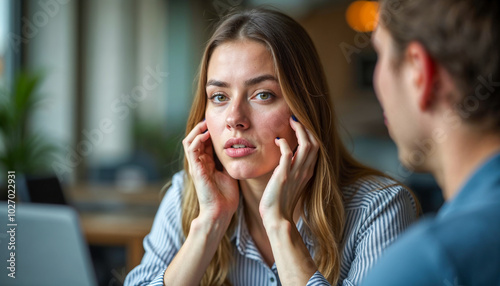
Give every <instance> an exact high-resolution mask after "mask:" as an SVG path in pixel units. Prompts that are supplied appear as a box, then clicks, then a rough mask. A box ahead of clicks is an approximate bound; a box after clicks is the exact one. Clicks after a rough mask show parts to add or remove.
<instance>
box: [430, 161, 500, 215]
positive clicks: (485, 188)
mask: <svg viewBox="0 0 500 286" xmlns="http://www.w3.org/2000/svg"><path fill="white" fill-rule="evenodd" d="M499 188H500V153H497V154H495V155H493V156H492V157H490V158H489V159H488V160H487V161H486V162H485V163H483V164H482V165H481V166H480V167H479V168H477V169H476V171H474V173H473V174H472V176H471V177H470V178H469V179H468V180H467V182H466V183H465V184H464V185H463V187H462V188H461V189H460V191H459V192H458V193H457V195H456V196H455V198H453V199H452V200H451V201H449V202H446V203H445V204H444V205H443V207H442V208H441V210H440V211H439V213H438V217H446V216H447V215H449V214H450V213H453V212H456V211H459V210H463V209H465V208H468V207H475V206H477V205H479V204H482V203H488V202H489V201H490V198H491V196H495V195H496V196H498V194H496V192H498V189H499Z"/></svg>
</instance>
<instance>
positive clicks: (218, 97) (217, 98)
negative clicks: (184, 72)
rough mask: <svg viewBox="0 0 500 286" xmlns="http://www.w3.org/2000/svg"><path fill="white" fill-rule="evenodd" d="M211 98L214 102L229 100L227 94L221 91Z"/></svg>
mask: <svg viewBox="0 0 500 286" xmlns="http://www.w3.org/2000/svg"><path fill="white" fill-rule="evenodd" d="M210 100H212V101H214V102H223V101H227V96H225V95H224V94H221V93H217V94H214V95H212V97H210Z"/></svg>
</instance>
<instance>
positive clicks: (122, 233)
mask: <svg viewBox="0 0 500 286" xmlns="http://www.w3.org/2000/svg"><path fill="white" fill-rule="evenodd" d="M160 189H161V186H150V187H147V188H144V189H141V192H134V193H124V192H120V191H119V190H117V189H116V188H113V187H106V186H99V187H96V186H79V187H74V188H72V189H71V190H69V192H68V194H66V195H67V196H68V198H69V199H70V201H72V202H74V203H76V204H77V205H78V204H82V203H83V204H84V205H88V206H92V205H93V204H95V205H94V206H95V209H92V207H90V208H87V207H85V208H83V209H80V210H79V214H80V219H81V224H82V228H83V233H84V235H85V237H86V239H87V242H88V243H89V244H91V245H109V246H123V247H125V249H126V257H127V261H126V267H127V272H128V271H130V270H132V269H133V268H134V267H135V266H137V265H139V263H140V262H141V259H142V256H143V255H144V249H143V247H142V241H143V239H144V237H145V236H146V235H147V234H148V233H149V232H150V230H151V226H152V225H153V220H154V216H155V214H156V210H157V209H158V206H159V203H160V201H161V194H160Z"/></svg>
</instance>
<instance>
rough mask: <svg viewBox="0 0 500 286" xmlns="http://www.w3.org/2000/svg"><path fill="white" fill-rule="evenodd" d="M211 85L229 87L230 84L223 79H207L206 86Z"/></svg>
mask: <svg viewBox="0 0 500 286" xmlns="http://www.w3.org/2000/svg"><path fill="white" fill-rule="evenodd" d="M210 85H213V86H218V87H229V84H228V83H227V82H223V81H220V80H215V79H211V80H209V81H207V84H206V85H205V87H208V86H210Z"/></svg>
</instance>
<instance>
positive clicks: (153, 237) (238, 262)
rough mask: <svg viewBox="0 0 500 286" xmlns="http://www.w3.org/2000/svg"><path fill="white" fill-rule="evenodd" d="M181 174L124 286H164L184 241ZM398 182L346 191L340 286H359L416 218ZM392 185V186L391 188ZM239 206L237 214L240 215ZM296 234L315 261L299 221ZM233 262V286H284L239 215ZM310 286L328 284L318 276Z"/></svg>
mask: <svg viewBox="0 0 500 286" xmlns="http://www.w3.org/2000/svg"><path fill="white" fill-rule="evenodd" d="M183 174H184V172H183V171H181V172H179V173H177V174H175V175H174V177H173V178H172V186H171V187H170V189H169V190H168V191H167V193H166V195H165V197H164V198H163V200H162V203H161V205H160V207H159V209H158V212H157V214H156V218H155V221H154V223H153V227H152V228H151V232H150V233H149V234H148V235H147V236H146V237H145V238H144V249H145V254H144V257H143V259H142V262H141V264H140V265H138V266H137V267H136V268H134V269H133V270H132V271H131V272H130V273H129V274H128V276H127V278H126V279H125V285H163V274H164V272H165V269H166V268H167V266H168V265H169V263H170V262H171V261H172V260H173V258H174V257H175V255H176V254H177V252H178V251H179V249H180V248H181V246H182V244H183V242H184V240H185V238H184V237H183V232H182V226H181V213H182V212H181V204H182V202H181V201H182V192H183V186H184V184H183V182H184V176H183ZM393 184H394V182H393V181H391V180H389V179H386V178H380V177H377V179H376V180H373V179H372V180H360V181H359V182H358V183H356V184H353V185H351V186H349V187H347V188H344V189H343V193H344V197H346V198H349V200H348V201H347V202H346V203H345V212H346V225H345V234H344V241H345V245H344V249H343V253H342V261H341V270H340V279H339V283H338V285H344V286H349V285H357V284H359V282H360V281H361V279H362V278H363V277H364V276H365V275H366V273H367V272H368V270H369V269H370V268H371V267H372V266H373V264H374V263H375V261H376V260H377V259H378V258H379V257H380V255H381V253H382V251H383V250H384V249H385V248H386V247H387V246H389V245H390V244H391V243H392V242H394V240H395V239H396V238H397V236H398V235H399V234H400V233H401V232H403V231H404V230H405V229H406V228H407V227H408V226H409V225H410V224H411V223H412V222H413V221H414V220H415V219H416V213H417V208H416V204H415V201H414V199H413V197H412V195H411V194H410V192H409V191H408V190H406V189H404V188H402V187H401V186H397V185H393ZM391 185H392V186H391ZM242 206H243V204H240V207H239V209H238V214H242V213H243V212H242V211H241V210H242ZM297 229H298V231H299V233H300V234H301V236H302V239H303V240H304V243H305V245H306V247H307V249H308V250H309V252H310V254H311V256H312V257H314V244H313V239H312V238H311V235H310V233H309V231H308V229H307V227H306V225H305V224H304V223H303V221H302V219H300V220H299V221H298V223H297ZM231 241H232V243H233V245H234V252H233V259H234V263H232V266H231V269H230V271H229V277H228V278H229V280H230V281H231V282H232V284H233V285H252V286H253V285H281V283H280V279H279V276H278V270H277V268H276V264H274V265H273V266H272V268H269V266H268V265H267V264H266V263H265V261H264V259H263V258H262V256H261V254H260V252H259V250H258V249H257V247H256V245H255V244H254V242H253V240H252V237H251V236H250V233H249V231H248V229H247V226H246V223H245V219H244V216H243V215H239V216H238V224H237V227H236V231H235V233H234V235H233V237H232V240H231ZM307 285H330V284H329V283H328V282H327V280H326V279H325V278H324V277H323V276H322V275H321V273H320V272H319V271H317V272H316V273H315V274H314V275H313V276H312V277H311V279H310V280H309V282H308V284H307Z"/></svg>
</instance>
